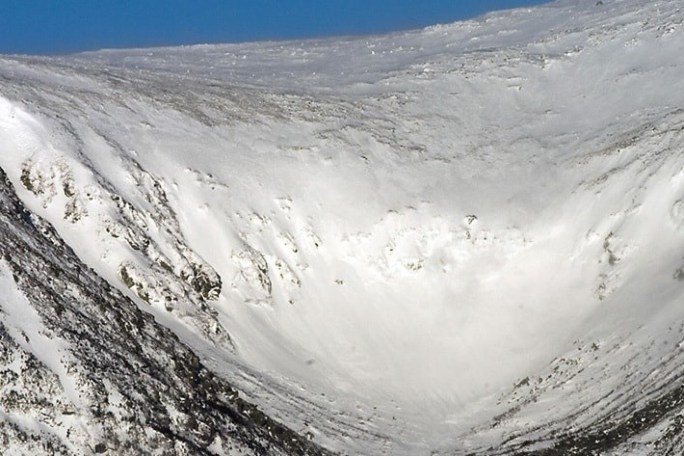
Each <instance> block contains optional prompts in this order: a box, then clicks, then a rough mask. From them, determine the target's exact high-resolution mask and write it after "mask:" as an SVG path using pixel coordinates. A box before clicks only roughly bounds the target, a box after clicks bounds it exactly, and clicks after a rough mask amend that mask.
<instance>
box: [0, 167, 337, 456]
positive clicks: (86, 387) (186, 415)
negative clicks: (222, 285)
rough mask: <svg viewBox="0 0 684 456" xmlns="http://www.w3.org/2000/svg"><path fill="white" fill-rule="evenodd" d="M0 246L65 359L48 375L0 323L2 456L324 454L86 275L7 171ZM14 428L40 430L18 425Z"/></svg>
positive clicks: (0, 182) (0, 187)
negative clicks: (9, 454) (23, 200)
mask: <svg viewBox="0 0 684 456" xmlns="http://www.w3.org/2000/svg"><path fill="white" fill-rule="evenodd" d="M0 241H1V242H0V258H1V259H2V262H3V263H4V264H5V265H6V267H7V268H8V269H9V270H11V273H12V276H13V279H14V281H15V282H16V286H17V289H18V290H20V292H21V294H23V295H24V296H25V298H26V300H27V301H26V302H27V305H30V307H31V308H32V309H33V310H31V309H29V310H28V311H29V312H34V311H35V313H37V315H38V316H39V317H40V321H41V324H42V325H43V326H44V329H43V330H42V333H43V336H45V337H48V338H49V340H54V341H55V344H57V343H59V344H61V346H64V347H68V348H67V349H66V350H64V351H65V353H64V357H63V358H62V359H61V360H54V361H55V363H57V364H59V365H60V366H62V368H63V369H61V372H55V371H54V370H55V369H54V367H52V368H51V367H48V365H46V363H45V362H44V361H45V360H42V361H41V360H39V359H38V356H40V355H38V354H37V353H34V352H32V351H31V350H30V349H27V348H26V347H31V346H32V345H31V344H32V341H31V340H30V339H31V335H27V334H23V337H24V339H25V341H24V342H25V343H24V342H21V341H17V340H16V339H17V336H16V334H13V333H11V332H10V331H8V328H7V327H6V325H5V324H4V323H3V319H1V318H0V371H2V375H0V391H2V394H1V395H0V453H4V452H5V451H13V452H23V453H25V454H36V455H38V454H64V455H71V454H93V453H94V454H117V455H119V454H127V455H140V454H168V455H171V454H192V455H210V454H235V453H234V452H242V453H243V454H255V455H270V454H293V455H323V454H328V452H327V451H325V450H323V449H321V448H319V447H317V446H316V445H314V444H313V443H311V442H309V441H308V440H307V439H305V438H303V437H301V436H299V435H297V434H296V433H294V432H293V431H291V430H290V429H288V428H286V427H285V426H283V425H281V424H279V423H276V422H274V421H273V420H272V419H270V418H269V417H267V416H266V415H264V414H263V413H262V412H260V411H259V410H258V409H257V408H256V407H254V406H253V405H251V404H249V403H247V402H245V401H244V400H242V399H241V398H240V397H239V396H238V392H237V391H236V390H234V389H233V388H232V387H231V386H230V385H229V384H227V383H226V382H225V381H223V380H221V379H219V378H217V377H216V376H214V375H213V374H212V373H211V372H209V371H208V370H207V369H206V368H205V367H204V366H203V365H202V364H201V363H200V361H199V359H198V358H197V356H196V355H194V354H193V353H192V352H191V351H190V350H189V349H188V348H187V347H185V346H184V345H182V344H181V343H180V342H179V341H178V340H177V338H176V337H175V336H174V335H173V334H172V333H171V332H170V331H169V330H167V329H165V328H163V327H162V326H160V325H159V324H157V323H156V322H155V321H154V319H153V318H152V317H151V316H150V315H149V314H146V313H144V312H142V311H141V310H139V309H138V308H137V306H136V305H135V304H134V303H133V302H131V301H130V300H129V299H128V298H126V297H125V296H123V295H122V294H121V293H119V292H118V291H117V290H115V289H113V288H112V287H110V286H109V284H108V283H107V282H106V281H104V280H103V279H101V278H100V277H99V276H97V275H96V274H95V273H94V272H93V271H92V270H89V269H87V267H86V266H85V265H84V264H83V263H82V262H80V261H79V259H78V258H77V257H76V256H75V254H74V253H73V251H72V250H71V249H70V248H69V246H67V245H66V244H65V243H64V242H63V241H62V240H61V239H60V237H59V236H58V235H57V233H56V232H55V231H54V229H53V228H52V227H51V226H50V225H48V224H47V223H46V222H44V221H43V220H41V219H39V218H37V217H36V216H35V215H33V214H30V213H29V211H28V210H26V209H25V207H24V206H23V205H22V203H21V202H20V201H19V199H18V198H17V196H16V195H15V193H14V189H13V188H12V185H11V183H10V182H9V181H8V179H7V177H6V175H5V173H4V171H2V170H0ZM201 285H202V288H203V289H204V288H208V286H205V284H204V282H203V283H202V284H201ZM0 298H3V297H0ZM2 316H4V313H0V317H2ZM15 332H16V331H15ZM43 336H41V337H43ZM58 370H60V369H58ZM68 390H69V391H68ZM20 416H24V417H26V416H30V417H32V420H33V422H37V423H40V427H36V426H29V425H22V423H25V422H26V420H21V419H17V417H20ZM27 452H28V453H27Z"/></svg>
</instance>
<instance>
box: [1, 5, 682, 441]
mask: <svg viewBox="0 0 684 456" xmlns="http://www.w3.org/2000/svg"><path fill="white" fill-rule="evenodd" d="M599 3H601V2H599ZM683 22H684V11H683V10H682V8H681V7H680V6H679V5H678V4H677V2H645V1H638V0H625V1H605V0H604V1H603V2H602V4H597V2H594V1H591V2H586V1H576V0H572V1H570V0H568V1H561V2H555V3H552V4H550V5H548V6H545V7H540V8H534V9H521V10H515V11H511V12H505V13H498V14H493V15H489V16H485V17H483V18H481V19H478V20H474V21H468V22H464V23H458V24H453V25H443V26H436V27H432V28H429V29H426V30H422V31H417V32H412V33H404V34H396V35H391V36H384V37H372V38H366V39H354V40H349V41H345V42H339V41H334V40H333V41H319V42H303V43H277V44H268V43H266V44H253V45H241V46H199V47H190V48H178V49H153V50H138V51H106V52H100V53H94V54H83V55H79V56H74V57H68V58H66V57H65V58H59V59H34V58H5V59H3V60H2V61H0V77H2V80H3V85H2V88H1V89H0V90H1V94H2V97H3V98H2V99H1V100H0V150H1V151H2V152H1V153H0V166H1V167H2V168H3V169H5V170H6V171H7V173H8V175H9V176H10V178H11V179H12V181H13V182H14V183H15V186H17V187H18V188H19V189H20V190H19V194H20V196H21V197H22V198H23V200H24V201H25V203H26V205H27V206H28V207H29V208H30V209H31V210H32V211H34V212H36V213H38V214H40V215H41V216H43V217H45V218H46V219H47V220H49V221H50V222H51V223H53V224H54V225H55V227H56V228H57V230H58V231H59V233H60V235H61V236H62V237H64V239H65V240H66V241H67V242H68V243H69V245H71V246H72V247H73V248H74V250H75V251H76V252H77V253H78V255H79V256H80V257H81V258H82V259H83V261H85V262H86V263H87V264H88V265H90V266H91V267H92V268H94V269H95V270H96V271H97V272H98V274H100V275H101V276H102V277H104V278H105V279H106V280H108V281H109V282H110V283H111V284H113V285H115V286H117V287H118V288H120V289H121V290H122V291H124V292H125V293H127V294H128V296H130V297H131V298H133V299H135V300H136V302H137V303H138V304H139V306H140V307H141V308H142V309H144V310H147V311H149V312H151V313H152V314H153V315H155V317H156V318H157V319H158V320H159V321H160V322H162V323H163V324H165V325H166V326H168V327H169V328H171V329H172V330H173V331H174V332H176V334H178V335H179V337H181V339H182V340H183V341H185V342H186V343H187V344H189V345H190V346H192V347H193V348H194V349H195V350H196V351H197V352H198V353H199V354H200V355H201V356H202V358H203V359H204V360H205V361H206V362H207V363H209V364H210V365H211V367H212V368H213V369H214V370H215V371H216V372H217V373H219V374H221V375H222V376H224V377H226V378H229V379H231V380H233V381H235V382H236V383H237V384H239V385H240V386H242V387H243V388H244V390H245V391H246V392H247V394H249V395H250V396H252V397H254V398H255V400H257V401H260V402H261V403H262V405H263V406H264V407H266V408H267V410H269V411H270V412H271V413H273V414H275V415H276V416H278V417H281V418H282V419H283V420H286V422H288V423H292V424H293V425H295V427H297V428H298V430H301V431H302V432H309V433H310V435H311V436H312V437H314V438H316V439H318V440H319V441H320V442H323V443H324V444H326V445H328V446H330V447H331V448H333V449H340V450H343V451H348V452H349V451H351V452H360V453H379V452H380V451H387V452H388V453H390V454H398V453H402V452H405V453H407V454H417V453H420V452H429V451H437V450H442V449H443V450H444V451H446V452H448V451H453V450H454V449H458V450H465V449H469V450H472V451H480V450H482V449H486V448H488V447H489V446H497V447H498V446H499V445H501V444H502V442H504V443H505V445H503V446H501V447H500V448H502V449H501V451H507V450H506V448H508V449H511V451H516V450H518V449H519V447H516V446H515V445H520V446H521V447H525V448H532V449H535V448H536V449H539V448H546V447H550V446H553V445H554V444H556V445H561V447H559V448H561V449H560V450H558V451H563V450H562V448H570V447H572V446H573V445H574V447H576V448H580V449H581V448H584V450H587V451H588V448H589V447H588V446H586V445H589V444H586V445H585V443H586V442H585V443H583V441H579V440H578V441H575V440H572V439H570V440H562V439H561V438H560V437H558V438H551V437H549V436H553V435H555V436H559V435H560V436H565V435H570V436H572V435H576V434H573V432H575V433H576V432H578V431H582V432H583V434H582V435H586V436H593V435H594V434H593V433H597V432H598V431H599V430H601V431H602V432H603V431H605V432H604V433H603V435H612V434H609V431H610V432H613V431H614V429H613V428H610V429H608V428H602V427H600V426H599V425H598V424H597V423H600V422H602V421H601V420H605V419H606V416H608V415H605V413H607V412H606V411H611V413H612V412H614V411H615V410H623V412H620V413H617V412H615V413H616V415H615V416H617V417H619V419H616V420H614V421H615V422H616V423H617V424H616V426H619V425H621V424H620V423H622V424H624V426H627V427H628V429H623V428H619V429H618V430H617V431H615V432H616V435H617V434H619V435H620V438H617V437H616V438H615V439H614V441H613V443H611V445H612V447H614V446H616V445H618V444H620V443H622V442H627V441H629V442H631V443H633V444H634V445H637V444H639V445H644V446H645V447H648V445H651V446H653V445H655V443H653V442H655V441H658V438H660V437H662V436H661V435H660V434H658V432H660V431H654V432H656V434H654V436H651V437H644V439H645V440H643V441H639V442H636V441H634V440H629V439H633V437H634V436H635V435H637V434H641V433H643V431H644V429H645V428H644V426H645V425H642V427H639V426H636V425H634V426H632V425H631V424H630V423H631V421H630V420H631V419H632V418H633V416H632V415H629V414H628V413H626V412H624V410H628V409H629V410H635V409H639V408H641V409H644V408H645V407H647V406H648V403H647V401H646V399H645V398H648V397H657V396H658V395H660V396H663V395H666V394H669V393H672V391H674V388H675V387H677V384H676V382H671V381H670V382H669V383H668V382H666V381H665V380H666V379H670V380H671V379H672V378H673V377H674V378H676V375H675V372H676V366H677V363H678V362H679V361H681V360H680V357H681V355H680V353H681V344H680V342H681V338H682V337H683V336H682V334H681V328H682V326H681V322H682V318H683V317H684V314H683V311H682V309H681V302H683V298H684V296H683V294H684V288H683V287H682V277H684V272H683V271H684V259H683V257H682V255H683V253H682V251H683V247H684V202H683V201H684V154H682V151H683V150H684V87H683V86H684V81H682V78H681V74H682V70H683V69H684V68H682V67H683V66H684V62H683V61H682V57H681V49H682V44H684V27H683V26H682V23H683ZM678 344H679V345H678ZM665 357H666V358H665ZM642 374H643V375H642ZM513 385H515V387H514V388H513V389H511V386H513ZM668 385H669V386H668ZM639 388H641V389H642V391H641V392H639V393H637V392H634V391H635V390H638V389H639ZM578 390H579V391H581V392H582V394H578ZM628 391H631V393H629V394H628V393H627V392H628ZM618 392H624V393H625V394H624V395H622V396H620V395H619V393H618ZM592 407H593V408H592ZM611 407H613V408H611ZM630 407H631V409H630ZM677 407H679V408H680V409H681V404H679V402H676V401H675V405H672V406H671V407H670V408H668V409H665V408H663V407H660V408H657V407H656V408H655V409H657V410H658V413H655V412H653V413H654V414H653V416H655V417H656V418H657V420H656V421H657V422H658V423H660V426H661V427H660V428H659V429H660V430H661V431H662V432H661V434H663V435H667V430H668V429H670V428H668V426H669V424H668V423H667V422H665V421H663V420H665V418H666V416H667V417H669V418H668V419H670V418H672V416H671V415H672V413H673V410H676V409H677ZM649 410H651V409H649ZM668 414H669V415H668ZM654 419H655V418H654ZM620 420H622V421H620ZM637 421H638V420H637ZM549 423H552V424H549ZM625 423H627V424H625ZM644 423H647V424H648V425H649V426H651V425H654V424H655V423H651V422H650V421H644ZM673 423H674V422H673ZM604 424H605V423H604ZM599 434H600V433H599ZM554 439H555V440H554ZM649 439H650V440H649ZM350 440H353V443H352V442H350ZM588 441H589V440H587V442H588ZM529 442H534V445H537V446H536V447H535V446H531V445H532V444H531V443H529ZM559 442H560V443H559ZM568 442H570V443H568ZM506 445H508V446H506ZM562 445H567V447H562ZM582 445H585V446H584V447H583V446H582ZM663 445H664V444H663ZM574 447H573V448H574ZM606 448H611V446H607V447H606ZM649 448H651V447H649ZM483 451H484V450H483ZM620 451H621V450H620Z"/></svg>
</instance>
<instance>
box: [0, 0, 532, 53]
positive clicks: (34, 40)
mask: <svg viewBox="0 0 684 456" xmlns="http://www.w3.org/2000/svg"><path fill="white" fill-rule="evenodd" d="M540 3H545V1H543V0H0V53H5V54H7V53H26V54H61V53H69V52H76V51H82V50H92V49H101V48H113V47H118V48H121V47H150V46H161V45H177V44H196V43H220V42H240V41H251V40H272V39H287V38H306V37H318V36H329V35H358V34H369V33H382V32H387V31H391V30H402V29H408V28H415V27H422V26H426V25H431V24H436V23H445V22H452V21H455V20H458V19H463V18H468V17H473V16H476V15H479V14H481V13H484V12H487V11H491V10H495V9H505V8H513V7H518V6H527V5H535V4H540Z"/></svg>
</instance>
